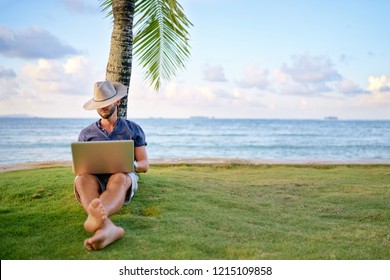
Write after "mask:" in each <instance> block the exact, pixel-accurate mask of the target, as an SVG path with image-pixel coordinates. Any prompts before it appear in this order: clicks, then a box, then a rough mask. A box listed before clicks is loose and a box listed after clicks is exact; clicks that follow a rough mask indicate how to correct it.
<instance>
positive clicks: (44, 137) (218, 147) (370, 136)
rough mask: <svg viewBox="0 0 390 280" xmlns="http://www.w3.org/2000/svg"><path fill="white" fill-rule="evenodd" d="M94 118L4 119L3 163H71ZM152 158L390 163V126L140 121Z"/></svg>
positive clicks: (271, 121) (0, 153) (356, 122)
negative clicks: (83, 132)
mask: <svg viewBox="0 0 390 280" xmlns="http://www.w3.org/2000/svg"><path fill="white" fill-rule="evenodd" d="M94 121H96V120H94V119H49V118H0V135H1V137H0V164H16V163H27V162H40V161H62V160H71V154H70V143H71V142H73V141H77V138H78V134H79V132H80V130H81V129H82V128H84V127H85V126H87V125H89V124H90V123H92V122H94ZM134 121H135V122H136V123H138V124H139V125H141V127H142V128H143V130H144V132H145V134H146V141H147V143H148V145H147V152H148V156H149V158H151V159H159V158H204V157H208V158H238V159H280V160H289V159H293V160H300V159H318V160H332V159H337V160H342V159H347V160H365V159H385V160H389V159H390V121H385V120H383V121H371V120H370V121H365V120H283V119H213V118H188V119H160V118H151V119H135V120H134Z"/></svg>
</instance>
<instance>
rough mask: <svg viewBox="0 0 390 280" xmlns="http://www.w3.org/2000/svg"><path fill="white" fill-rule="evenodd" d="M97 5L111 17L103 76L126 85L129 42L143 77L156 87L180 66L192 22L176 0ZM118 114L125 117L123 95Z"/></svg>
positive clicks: (120, 0)
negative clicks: (107, 51)
mask: <svg viewBox="0 0 390 280" xmlns="http://www.w3.org/2000/svg"><path fill="white" fill-rule="evenodd" d="M101 1H102V0H101ZM101 7H103V11H109V12H108V15H110V16H112V17H113V19H114V24H113V30H112V35H111V45H110V55H109V58H108V63H107V69H106V79H107V80H111V81H115V82H121V83H122V84H124V85H125V86H127V87H129V85H130V78H131V69H132V60H133V46H134V55H135V57H136V58H137V59H138V60H139V64H140V65H141V66H142V67H143V68H144V70H145V74H146V79H147V80H148V81H149V83H150V85H151V86H153V87H154V89H155V90H156V91H158V90H159V88H160V86H161V79H164V80H169V79H170V78H171V77H172V76H174V75H175V73H176V72H177V70H179V69H183V68H184V66H185V62H186V61H187V59H188V58H189V55H190V52H189V43H188V41H189V33H188V29H189V27H190V26H191V25H192V23H191V22H190V21H189V20H188V19H187V17H186V16H185V15H184V13H183V9H182V7H181V5H180V4H179V3H178V2H177V0H104V1H102V3H101ZM134 17H136V18H137V22H136V23H135V24H134V30H136V32H135V36H134V39H133V20H134ZM118 116H119V117H124V118H126V117H127V97H125V98H123V99H122V101H121V105H120V107H119V109H118Z"/></svg>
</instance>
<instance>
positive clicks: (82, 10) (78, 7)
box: [62, 0, 98, 14]
mask: <svg viewBox="0 0 390 280" xmlns="http://www.w3.org/2000/svg"><path fill="white" fill-rule="evenodd" d="M62 2H63V3H64V5H65V7H66V8H67V9H68V10H70V11H71V12H74V13H77V14H90V13H97V12H98V9H97V5H96V6H92V5H88V4H86V3H84V1H81V0H62ZM96 3H97V2H96Z"/></svg>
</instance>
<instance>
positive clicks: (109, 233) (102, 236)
mask: <svg viewBox="0 0 390 280" xmlns="http://www.w3.org/2000/svg"><path fill="white" fill-rule="evenodd" d="M124 234H125V231H124V230H123V228H121V227H118V226H116V225H114V224H113V223H112V222H111V221H110V219H106V220H105V222H104V226H103V227H102V228H100V229H98V230H97V231H96V232H95V235H94V236H92V237H91V238H88V239H87V240H85V241H84V246H85V247H87V249H88V250H90V251H92V250H100V249H103V248H104V247H106V246H108V245H110V244H111V243H113V242H114V241H116V240H118V239H120V238H121V237H122V236H123V235H124Z"/></svg>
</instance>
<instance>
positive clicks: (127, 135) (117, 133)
mask: <svg viewBox="0 0 390 280" xmlns="http://www.w3.org/2000/svg"><path fill="white" fill-rule="evenodd" d="M107 140H108V141H110V140H133V141H134V147H141V146H146V145H147V143H146V140H145V133H144V131H143V130H142V128H141V127H140V126H139V125H138V124H136V123H135V122H133V121H129V120H125V119H122V118H119V119H118V121H117V123H116V126H115V128H114V130H113V131H112V132H111V133H107V131H106V130H104V129H103V128H101V127H100V121H97V122H94V123H93V124H91V125H89V126H87V127H86V128H84V129H83V130H81V132H80V135H79V139H78V141H79V142H86V141H107Z"/></svg>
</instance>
